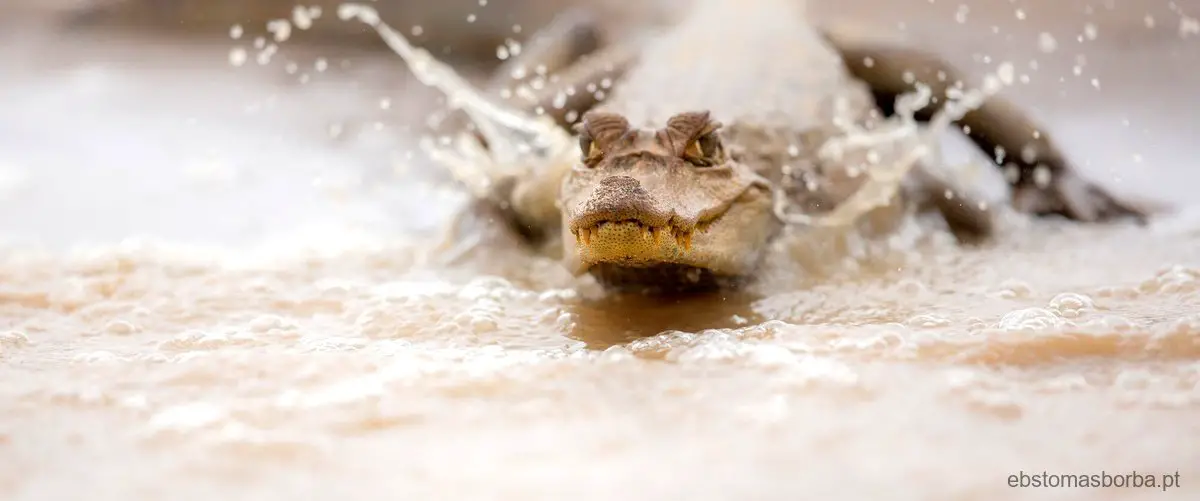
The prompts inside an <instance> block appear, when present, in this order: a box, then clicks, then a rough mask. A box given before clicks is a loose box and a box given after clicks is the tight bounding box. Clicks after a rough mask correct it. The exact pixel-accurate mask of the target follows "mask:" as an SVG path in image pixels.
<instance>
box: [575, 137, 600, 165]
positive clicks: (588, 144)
mask: <svg viewBox="0 0 1200 501" xmlns="http://www.w3.org/2000/svg"><path fill="white" fill-rule="evenodd" d="M579 154H580V160H582V161H583V163H584V164H587V165H588V166H591V165H594V164H595V163H596V161H598V160H600V157H601V156H603V155H604V152H602V151H600V147H598V146H596V142H595V141H593V140H592V138H590V137H587V136H579Z"/></svg>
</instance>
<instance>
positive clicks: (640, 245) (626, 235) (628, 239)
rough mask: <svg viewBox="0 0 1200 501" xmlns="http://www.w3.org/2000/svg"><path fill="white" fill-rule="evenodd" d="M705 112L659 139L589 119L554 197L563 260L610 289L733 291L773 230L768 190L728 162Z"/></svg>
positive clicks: (688, 116) (601, 116)
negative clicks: (731, 286)
mask: <svg viewBox="0 0 1200 501" xmlns="http://www.w3.org/2000/svg"><path fill="white" fill-rule="evenodd" d="M720 130H721V124H720V123H718V122H716V121H714V120H712V119H711V118H710V117H709V113H708V112H689V113H681V114H678V115H675V116H673V117H671V118H670V119H669V120H668V121H667V123H666V126H665V127H664V128H662V129H659V130H639V129H634V128H631V127H630V126H629V122H628V121H627V120H626V119H625V118H624V117H623V116H621V115H618V114H615V113H607V112H595V111H593V112H589V113H587V114H585V115H584V116H583V119H582V120H581V122H580V123H579V125H577V126H576V132H578V133H579V143H580V144H579V146H580V152H581V162H580V163H579V164H577V165H576V166H575V167H574V168H573V169H572V170H571V172H570V173H568V174H567V176H566V178H565V179H564V181H563V185H562V191H561V197H560V200H561V202H562V203H561V205H562V215H563V218H562V224H563V230H564V231H563V235H564V236H565V238H564V239H563V244H564V249H563V250H564V258H565V260H566V264H567V266H568V268H570V269H571V270H572V271H573V272H574V273H576V274H583V273H591V274H592V275H593V276H594V277H595V278H596V279H597V280H598V281H599V282H600V283H601V284H603V285H605V286H607V287H610V288H616V289H626V290H629V289H640V290H642V291H659V292H679V291H694V290H703V289H711V288H716V287H719V286H722V285H726V284H730V283H736V282H737V281H740V279H742V278H745V277H746V276H747V275H749V274H750V273H752V272H753V271H754V268H755V267H756V266H757V265H758V263H759V261H760V260H761V259H760V258H761V257H762V254H763V252H764V248H765V247H766V244H767V241H768V239H769V238H770V237H771V235H772V234H773V232H774V231H775V230H776V229H777V228H778V222H777V219H776V218H775V215H774V213H773V212H772V210H771V193H770V187H769V185H768V184H767V181H766V180H764V179H763V178H762V177H760V176H759V175H757V174H756V173H755V172H754V171H753V170H752V169H751V168H750V167H748V166H746V165H744V164H741V163H739V162H738V161H736V160H735V159H733V158H731V157H730V155H729V153H728V151H727V150H726V148H725V147H724V145H723V144H722V141H721V137H720V135H719V134H718V133H719V131H720Z"/></svg>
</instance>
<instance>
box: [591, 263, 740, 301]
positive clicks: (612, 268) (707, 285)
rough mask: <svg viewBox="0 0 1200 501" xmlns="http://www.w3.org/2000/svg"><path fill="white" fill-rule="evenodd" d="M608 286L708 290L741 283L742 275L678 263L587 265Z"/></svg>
mask: <svg viewBox="0 0 1200 501" xmlns="http://www.w3.org/2000/svg"><path fill="white" fill-rule="evenodd" d="M587 273H589V274H591V275H592V277H593V278H595V279H596V281H597V282H598V283H600V285H601V286H603V287H604V288H605V289H608V290H612V291H618V292H633V293H641V294H651V295H657V294H688V293H705V292H712V291H716V290H722V289H732V288H736V287H739V286H741V285H742V284H743V283H744V282H745V280H744V279H743V278H742V277H730V276H724V275H719V274H716V273H713V272H712V271H711V270H708V269H706V268H699V267H695V266H689V265H684V264H676V263H654V264H648V265H644V266H626V265H621V264H617V263H598V264H595V265H592V266H590V267H589V268H588V270H587Z"/></svg>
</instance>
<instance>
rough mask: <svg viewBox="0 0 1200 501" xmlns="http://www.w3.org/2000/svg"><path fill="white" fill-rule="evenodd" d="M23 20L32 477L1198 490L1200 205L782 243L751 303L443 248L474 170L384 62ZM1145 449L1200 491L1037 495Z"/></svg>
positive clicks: (241, 486) (29, 485) (144, 494)
mask: <svg viewBox="0 0 1200 501" xmlns="http://www.w3.org/2000/svg"><path fill="white" fill-rule="evenodd" d="M12 33H13V32H11V31H10V32H7V33H6V35H10V37H13V38H8V39H5V40H4V42H5V43H4V44H0V46H2V47H5V49H3V50H4V52H3V56H4V58H5V60H7V61H10V62H12V63H13V66H14V67H20V68H22V69H25V70H27V71H26V72H23V73H22V74H23V75H24V76H23V77H22V78H20V79H12V80H6V81H5V82H4V83H3V84H0V94H2V95H3V96H4V101H5V103H11V104H6V105H5V107H4V109H3V110H0V129H2V130H4V131H5V134H2V135H0V204H2V205H3V209H2V211H0V221H2V222H3V225H4V226H3V227H4V229H5V237H6V240H8V241H9V242H8V243H6V244H5V246H4V248H3V250H2V251H0V380H3V381H4V384H3V385H0V497H2V498H4V499H19V500H34V499H37V500H48V499H79V498H82V497H85V496H86V497H88V498H89V499H97V500H130V499H212V498H215V497H224V498H231V499H331V498H334V497H335V496H341V497H344V498H350V499H372V498H382V497H389V498H399V499H564V498H571V499H616V498H620V497H629V498H632V499H662V498H685V497H686V498H689V499H729V498H739V499H797V498H824V499H912V500H928V499H997V500H999V499H1014V498H1020V499H1027V498H1028V499H1043V498H1044V499H1051V498H1053V499H1089V500H1090V499H1194V498H1195V496H1196V494H1197V493H1198V492H1200V490H1198V489H1200V467H1198V466H1197V465H1200V443H1198V442H1200V438H1198V437H1200V433H1198V432H1200V424H1197V423H1200V419H1197V417H1200V316H1197V315H1198V314H1200V224H1197V222H1196V220H1195V218H1189V217H1183V218H1179V219H1174V220H1163V221H1159V222H1156V223H1155V224H1154V225H1152V226H1151V227H1149V228H1132V227H1125V226H1122V227H1114V228H1083V227H1076V226H1071V225H1065V224H1053V223H1038V224H1032V223H1022V222H1020V221H1016V222H1013V223H1012V224H1011V225H1010V227H1009V228H1008V230H1007V235H1006V237H1005V238H1004V239H1003V241H1002V242H1000V243H997V244H996V245H994V246H989V247H985V248H978V249H961V248H956V247H954V246H953V245H951V244H950V243H949V242H947V241H946V240H945V239H943V238H938V237H936V235H935V236H927V237H926V238H924V239H922V240H921V241H920V242H918V244H916V247H915V248H914V249H910V250H907V251H904V252H896V253H883V254H880V255H878V256H876V257H875V258H874V259H870V260H867V261H866V262H864V263H862V264H861V265H859V269H850V270H845V269H822V270H817V271H816V272H814V271H813V270H801V269H799V268H797V267H796V266H794V265H789V263H788V262H787V260H783V262H782V263H773V264H774V265H776V266H775V267H773V268H771V269H772V271H771V273H768V274H767V276H766V277H765V280H764V281H763V282H762V283H761V284H759V285H758V286H757V287H754V288H752V289H751V290H748V291H746V292H744V293H740V294H730V295H725V296H717V297H697V298H688V299H685V300H679V301H674V302H653V303H652V302H644V301H639V300H636V299H634V298H630V297H601V296H599V295H598V294H597V291H596V289H595V287H594V286H593V285H592V284H590V283H588V282H587V281H586V280H577V279H573V278H571V277H569V276H567V274H566V273H565V272H563V271H562V270H561V269H560V268H559V267H558V266H557V264H556V263H553V262H550V261H545V260H541V259H537V258H532V257H528V256H521V255H514V254H511V253H503V252H500V251H495V252H492V253H480V254H474V255H469V256H466V257H465V258H464V259H462V260H460V261H457V262H455V263H454V264H453V265H443V264H441V263H442V258H443V257H444V255H445V253H444V252H441V251H439V250H438V249H437V248H435V247H434V245H433V238H434V237H435V235H434V233H433V230H436V229H437V228H439V227H440V226H441V225H443V224H444V221H445V217H446V215H447V214H448V213H449V212H450V210H451V209H452V208H453V207H455V206H456V204H458V203H461V202H462V199H461V196H458V195H455V194H453V193H451V192H448V191H447V190H445V189H444V188H439V187H438V186H439V185H438V184H436V183H435V181H437V180H438V176H437V175H436V174H435V173H431V172H429V171H428V170H426V169H425V168H424V167H423V166H422V165H421V164H419V163H417V162H416V161H410V160H408V159H407V158H408V157H407V155H406V154H405V152H407V151H409V149H410V148H411V146H412V145H411V141H408V140H406V139H405V138H404V137H405V136H404V134H402V132H403V125H402V124H399V123H397V122H399V120H398V119H395V118H394V117H393V118H390V119H389V118H388V117H389V115H391V114H393V113H394V110H396V109H409V110H414V109H420V107H419V105H420V104H422V103H423V102H424V101H425V100H428V99H429V97H430V96H432V93H429V92H427V91H425V90H422V89H419V88H415V87H413V86H412V85H411V84H408V85H407V86H392V84H391V83H390V82H388V81H387V78H386V76H387V75H388V74H389V73H388V72H389V71H393V70H392V69H388V68H390V67H389V66H387V65H386V64H384V63H382V62H380V63H378V64H372V63H369V62H364V63H356V64H354V65H351V66H350V67H349V68H345V69H344V71H343V72H340V73H339V72H332V71H330V72H319V71H316V70H315V69H313V70H308V71H306V73H309V74H311V75H312V80H310V82H309V84H305V85H295V84H293V83H287V84H285V85H279V83H278V82H279V81H280V80H285V81H286V82H293V81H294V79H290V78H282V77H279V76H278V75H279V72H275V73H272V72H270V71H266V70H263V71H257V69H253V68H250V69H248V68H242V69H243V70H247V71H243V72H240V73H237V72H231V71H229V70H228V67H227V62H226V61H227V58H228V46H226V45H222V46H221V47H217V48H170V47H167V46H160V47H157V48H155V49H154V50H153V51H148V50H146V49H145V48H144V47H139V46H138V45H137V44H122V43H121V42H119V41H105V43H108V44H110V45H108V46H106V47H107V49H106V50H105V51H102V52H98V51H94V50H92V51H89V50H88V49H89V48H91V47H95V46H96V45H97V44H96V42H95V41H88V40H84V41H78V42H70V41H58V42H52V41H51V39H50V38H44V39H43V38H38V37H39V35H38V34H37V33H35V32H34V33H23V34H21V36H20V38H19V41H21V42H22V43H16V41H15V35H12ZM176 51H177V52H176ZM64 54H71V55H70V56H67V55H64ZM156 58H157V59H156ZM250 66H252V67H253V66H254V65H250ZM335 66H337V65H335ZM164 68H166V69H165V70H164ZM309 68H313V67H312V66H309ZM198 79H203V80H198ZM196 81H204V82H205V85H204V86H203V89H199V90H198V89H197V87H198V86H196V85H195V83H194V82H196ZM364 82H368V83H364ZM369 82H382V83H379V84H371V83H369ZM372 85H375V86H372ZM1162 94H1163V95H1164V96H1166V95H1169V89H1167V90H1163V91H1162ZM332 96H336V97H337V99H331V97H332ZM383 99H390V101H387V102H388V105H386V106H385V105H383V104H381V103H382V100H383ZM147 104H150V105H152V106H148V105H147ZM385 108H386V109H385ZM1123 113H1124V112H1123V110H1119V109H1118V110H1113V111H1112V112H1111V118H1112V120H1113V121H1119V119H1118V118H1116V117H1120V116H1122V115H1123ZM1097 115H1099V116H1104V117H1110V115H1106V114H1104V113H1102V112H1098V111H1095V109H1092V111H1091V112H1090V114H1088V115H1085V116H1083V117H1082V118H1081V117H1080V116H1075V115H1070V114H1062V115H1060V118H1058V119H1057V123H1061V124H1064V127H1063V129H1065V130H1066V131H1067V137H1068V140H1067V141H1066V142H1067V143H1068V144H1069V145H1070V144H1072V141H1071V139H1070V137H1072V136H1071V134H1075V136H1074V137H1080V136H1084V137H1083V139H1082V140H1081V141H1082V143H1081V144H1083V145H1085V146H1089V147H1091V148H1088V149H1087V151H1088V152H1089V153H1090V154H1091V155H1092V156H1093V158H1110V159H1115V158H1118V157H1120V158H1121V159H1122V162H1123V161H1124V159H1125V158H1127V157H1128V156H1129V154H1128V153H1127V152H1126V151H1123V150H1122V148H1128V147H1129V146H1128V144H1129V141H1130V139H1129V138H1128V137H1124V136H1122V135H1121V133H1115V134H1113V135H1110V136H1099V135H1096V136H1093V137H1087V136H1088V134H1087V133H1086V131H1090V130H1093V129H1096V128H1098V127H1097V126H1096V125H1095V123H1094V122H1095V119H1094V117H1095V116H1097ZM1088 117H1092V118H1091V119H1089V118H1088ZM1106 119H1107V118H1106ZM389 120H390V121H389ZM377 121H378V122H379V123H378V124H376V122H377ZM346 124H365V125H361V126H358V127H355V126H353V125H346ZM1072 125H1074V127H1071V126H1072ZM1187 126H1188V125H1187V124H1183V125H1180V127H1185V129H1184V130H1187V129H1186V127H1187ZM1112 129H1113V130H1117V131H1120V130H1125V129H1123V128H1122V126H1121V125H1119V124H1118V125H1114V126H1113V127H1112ZM1081 130H1082V131H1085V132H1082V133H1081V132H1079V131H1081ZM1155 130H1156V132H1157V133H1158V134H1159V136H1157V137H1158V138H1159V139H1158V140H1159V141H1160V144H1172V141H1176V140H1178V141H1180V142H1181V143H1183V142H1184V141H1182V140H1181V139H1179V137H1180V136H1178V135H1177V134H1176V135H1172V133H1171V131H1172V130H1175V126H1174V125H1171V124H1166V125H1161V126H1159V127H1158V128H1157V129H1155ZM13 131H16V132H15V133H14V132H13ZM338 131H342V133H338ZM345 131H353V133H346V132H345ZM1071 131H1075V132H1071ZM1173 138H1174V139H1173ZM1105 144H1112V145H1114V146H1111V150H1104V149H1103V148H1104V147H1105ZM1144 154H1145V155H1146V157H1147V158H1151V157H1153V158H1166V159H1173V160H1176V162H1175V163H1171V162H1170V161H1164V162H1158V163H1155V164H1153V166H1152V167H1147V172H1148V173H1147V172H1142V173H1130V175H1129V177H1136V176H1139V175H1140V176H1144V177H1150V178H1151V179H1158V180H1159V181H1158V183H1160V184H1164V185H1165V186H1164V187H1163V188H1162V193H1166V194H1167V195H1164V197H1166V198H1173V201H1182V202H1186V195H1187V194H1188V192H1187V191H1186V190H1184V189H1183V188H1180V186H1181V185H1186V184H1187V183H1188V182H1189V181H1190V182H1191V183H1193V184H1194V183H1195V182H1196V180H1197V178H1196V176H1195V174H1194V169H1191V165H1192V164H1191V163H1190V162H1187V161H1185V160H1186V157H1185V156H1183V154H1182V152H1181V151H1179V150H1175V151H1167V150H1162V149H1159V150H1147V151H1145V152H1144ZM381 159H382V160H381ZM1122 162H1118V161H1116V160H1113V161H1111V162H1109V163H1108V164H1105V163H1103V162H1099V161H1097V162H1095V164H1096V165H1092V166H1091V167H1089V168H1090V169H1092V172H1093V173H1096V172H1104V171H1105V167H1109V166H1111V165H1124V163H1122ZM1152 176H1156V177H1152ZM1146 186H1150V187H1154V186H1156V185H1155V184H1154V183H1147V184H1146ZM396 214H402V215H403V217H402V218H399V219H401V220H400V221H397V219H398V218H397V217H396ZM927 226H928V225H927ZM130 236H139V237H140V238H131V239H126V237H130ZM1135 470H1136V471H1137V472H1138V473H1140V474H1151V475H1155V478H1156V482H1158V483H1161V482H1162V481H1163V480H1164V479H1165V477H1163V475H1168V476H1170V475H1173V474H1175V473H1176V472H1178V473H1179V477H1178V479H1179V482H1180V484H1181V486H1180V487H1179V488H1175V489H1168V490H1167V491H1166V492H1163V491H1162V490H1161V489H1158V488H1122V489H1105V490H1095V489H1085V488H1059V489H1052V488H1040V489H1039V488H1026V489H1021V488H1011V487H1009V486H1008V477H1009V475H1013V474H1018V473H1020V472H1022V471H1023V472H1025V473H1027V474H1029V473H1037V474H1040V473H1041V472H1043V471H1047V472H1050V473H1074V474H1094V473H1095V474H1098V473H1100V472H1102V471H1103V472H1107V473H1109V474H1125V473H1128V472H1132V471H1135Z"/></svg>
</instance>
